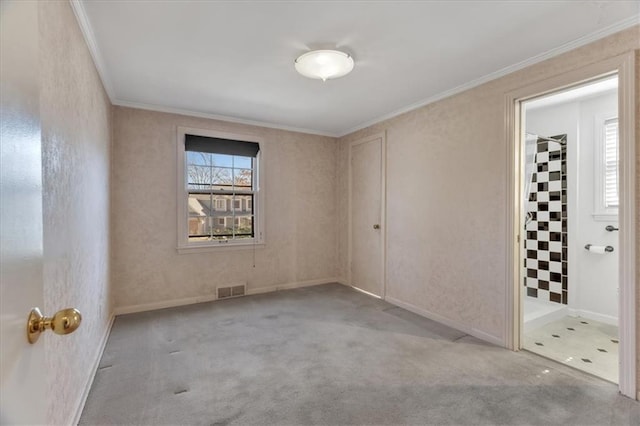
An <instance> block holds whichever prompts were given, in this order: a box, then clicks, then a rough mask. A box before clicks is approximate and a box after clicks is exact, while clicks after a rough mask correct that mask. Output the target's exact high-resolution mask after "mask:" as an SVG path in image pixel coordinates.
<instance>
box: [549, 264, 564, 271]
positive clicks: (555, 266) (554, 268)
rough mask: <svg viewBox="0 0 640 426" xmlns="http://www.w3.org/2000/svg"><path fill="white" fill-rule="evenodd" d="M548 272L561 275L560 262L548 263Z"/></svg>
mask: <svg viewBox="0 0 640 426" xmlns="http://www.w3.org/2000/svg"><path fill="white" fill-rule="evenodd" d="M549 271H551V272H558V273H561V272H562V262H549Z"/></svg>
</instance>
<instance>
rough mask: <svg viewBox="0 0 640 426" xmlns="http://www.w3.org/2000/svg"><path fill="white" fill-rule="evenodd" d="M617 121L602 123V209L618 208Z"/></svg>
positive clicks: (614, 119) (612, 119)
mask: <svg viewBox="0 0 640 426" xmlns="http://www.w3.org/2000/svg"><path fill="white" fill-rule="evenodd" d="M618 204H619V202H618V119H617V118H611V119H609V120H606V121H605V122H604V207H605V209H611V208H616V209H617V208H618Z"/></svg>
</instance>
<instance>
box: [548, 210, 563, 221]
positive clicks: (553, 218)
mask: <svg viewBox="0 0 640 426" xmlns="http://www.w3.org/2000/svg"><path fill="white" fill-rule="evenodd" d="M561 219H562V217H561V215H560V212H549V220H551V221H553V222H556V221H559V220H561Z"/></svg>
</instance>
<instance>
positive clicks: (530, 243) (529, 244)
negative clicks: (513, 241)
mask: <svg viewBox="0 0 640 426" xmlns="http://www.w3.org/2000/svg"><path fill="white" fill-rule="evenodd" d="M524 245H525V248H526V249H528V250H537V249H538V242H537V241H536V240H527V241H525V243H524Z"/></svg>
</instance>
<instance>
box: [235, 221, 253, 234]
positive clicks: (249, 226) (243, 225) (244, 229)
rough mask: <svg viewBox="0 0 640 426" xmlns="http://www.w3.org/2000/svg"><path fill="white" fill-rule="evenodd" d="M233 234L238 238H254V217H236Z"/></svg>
mask: <svg viewBox="0 0 640 426" xmlns="http://www.w3.org/2000/svg"><path fill="white" fill-rule="evenodd" d="M233 232H234V234H235V236H236V238H251V237H253V217H252V216H236V220H235V222H234V227H233Z"/></svg>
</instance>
